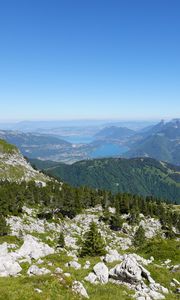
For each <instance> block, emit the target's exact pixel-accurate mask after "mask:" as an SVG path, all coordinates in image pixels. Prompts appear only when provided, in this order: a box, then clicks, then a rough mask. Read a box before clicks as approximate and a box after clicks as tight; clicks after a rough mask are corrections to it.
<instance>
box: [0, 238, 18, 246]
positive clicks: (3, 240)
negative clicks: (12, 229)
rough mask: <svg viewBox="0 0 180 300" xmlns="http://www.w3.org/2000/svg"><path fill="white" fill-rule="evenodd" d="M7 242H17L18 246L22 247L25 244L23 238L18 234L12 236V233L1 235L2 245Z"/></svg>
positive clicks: (0, 241) (0, 242)
mask: <svg viewBox="0 0 180 300" xmlns="http://www.w3.org/2000/svg"><path fill="white" fill-rule="evenodd" d="M5 242H6V243H8V244H16V245H17V247H20V246H22V244H23V240H22V239H20V238H18V237H16V236H10V235H5V236H0V245H1V244H3V243H5Z"/></svg>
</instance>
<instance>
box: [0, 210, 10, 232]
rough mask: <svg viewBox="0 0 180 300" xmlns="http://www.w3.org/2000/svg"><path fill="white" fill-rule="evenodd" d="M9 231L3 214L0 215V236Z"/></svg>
mask: <svg viewBox="0 0 180 300" xmlns="http://www.w3.org/2000/svg"><path fill="white" fill-rule="evenodd" d="M8 232H9V226H8V225H7V223H6V219H5V217H4V216H3V215H0V236H4V235H7V234H8Z"/></svg>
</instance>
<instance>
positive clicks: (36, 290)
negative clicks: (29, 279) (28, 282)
mask: <svg viewBox="0 0 180 300" xmlns="http://www.w3.org/2000/svg"><path fill="white" fill-rule="evenodd" d="M34 290H35V292H37V293H38V294H41V293H42V290H40V289H38V288H36V289H34Z"/></svg>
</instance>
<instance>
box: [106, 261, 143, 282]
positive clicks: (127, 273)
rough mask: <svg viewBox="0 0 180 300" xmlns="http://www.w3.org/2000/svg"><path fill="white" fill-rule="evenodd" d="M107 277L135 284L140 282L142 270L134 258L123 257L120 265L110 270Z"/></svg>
mask: <svg viewBox="0 0 180 300" xmlns="http://www.w3.org/2000/svg"><path fill="white" fill-rule="evenodd" d="M109 275H110V277H112V278H114V279H117V280H124V281H126V282H132V283H136V282H140V281H141V280H142V269H141V267H140V266H139V264H138V262H137V261H136V259H135V258H134V257H132V256H130V255H125V257H124V260H123V261H122V263H120V264H118V265H116V266H115V267H114V268H112V269H111V270H110V272H109Z"/></svg>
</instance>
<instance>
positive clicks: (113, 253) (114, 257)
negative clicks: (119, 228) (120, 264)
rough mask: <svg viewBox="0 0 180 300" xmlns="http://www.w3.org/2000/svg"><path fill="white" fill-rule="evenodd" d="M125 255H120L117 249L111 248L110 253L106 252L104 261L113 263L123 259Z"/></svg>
mask: <svg viewBox="0 0 180 300" xmlns="http://www.w3.org/2000/svg"><path fill="white" fill-rule="evenodd" d="M122 259H123V256H122V255H120V254H119V253H118V252H117V250H109V253H107V254H106V256H105V258H104V261H105V262H107V263H112V262H114V261H121V260H122Z"/></svg>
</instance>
